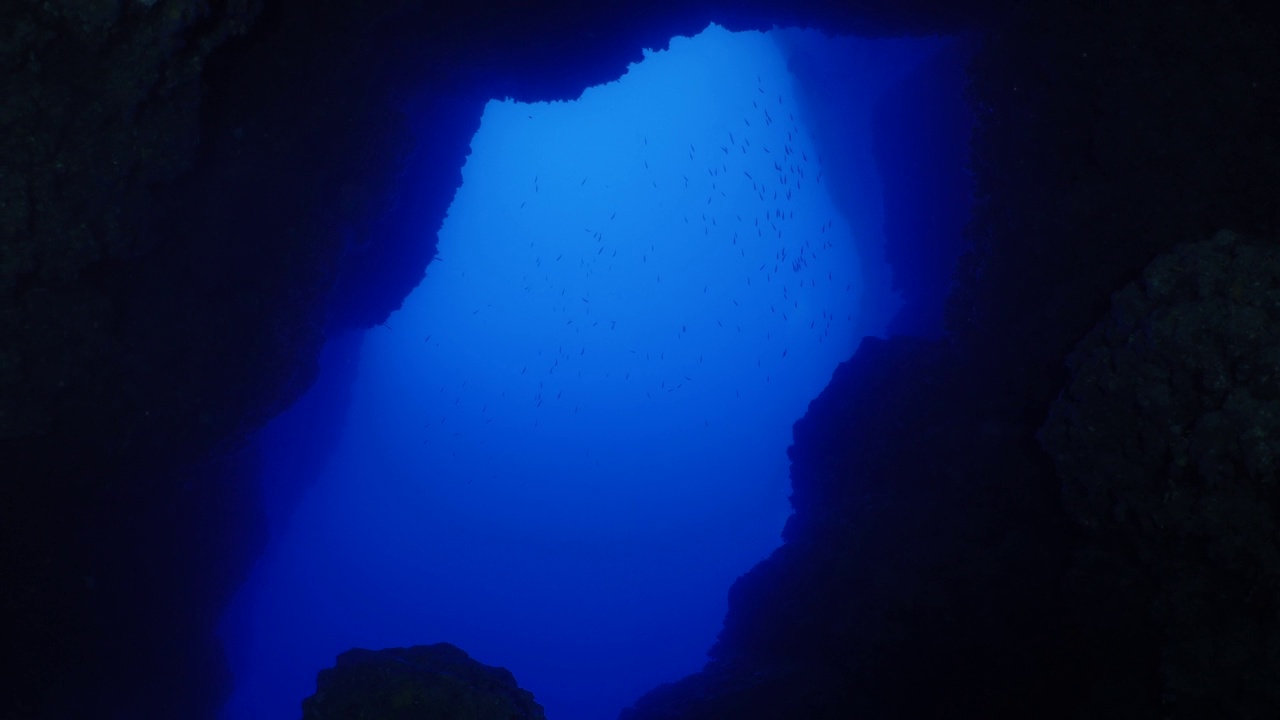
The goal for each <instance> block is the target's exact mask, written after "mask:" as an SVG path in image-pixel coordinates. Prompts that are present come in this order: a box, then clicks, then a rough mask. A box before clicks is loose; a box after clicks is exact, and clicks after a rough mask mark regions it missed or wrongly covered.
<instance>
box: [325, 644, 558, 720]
mask: <svg viewBox="0 0 1280 720" xmlns="http://www.w3.org/2000/svg"><path fill="white" fill-rule="evenodd" d="M352 718H370V719H371V720H372V719H373V718H377V720H545V718H546V716H545V715H544V714H543V713H542V706H541V705H539V704H538V703H536V702H534V699H533V694H532V693H530V692H528V691H527V690H521V689H520V686H519V685H517V684H516V680H515V678H514V677H512V675H511V673H510V672H509V671H507V670H506V669H505V668H495V667H490V666H488V665H484V664H482V663H479V662H476V661H475V660H472V659H471V658H470V657H469V656H468V655H467V654H466V653H465V652H463V651H462V650H459V649H458V648H456V647H454V646H453V645H450V644H448V643H439V644H436V645H418V646H415V647H410V648H387V649H384V650H364V649H360V648H356V649H354V650H348V651H347V652H344V653H342V654H341V655H339V656H338V662H337V664H336V665H335V666H334V667H331V668H328V669H325V670H321V671H320V675H319V677H318V678H317V681H316V694H315V695H312V696H311V697H309V698H307V699H306V700H304V701H302V720H351V719H352Z"/></svg>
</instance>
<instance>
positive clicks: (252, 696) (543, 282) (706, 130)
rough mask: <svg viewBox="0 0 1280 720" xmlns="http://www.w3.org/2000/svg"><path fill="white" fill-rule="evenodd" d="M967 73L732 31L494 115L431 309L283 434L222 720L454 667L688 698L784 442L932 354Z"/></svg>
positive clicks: (308, 400)
mask: <svg viewBox="0 0 1280 720" xmlns="http://www.w3.org/2000/svg"><path fill="white" fill-rule="evenodd" d="M959 46H960V43H959V42H958V41H957V40H955V39H953V38H938V37H927V38H915V39H896V40H874V41H872V40H858V39H852V38H830V37H827V36H825V35H823V34H821V33H818V32H815V31H801V30H774V31H771V32H768V33H730V32H728V31H726V30H724V29H722V28H719V27H717V26H714V25H713V26H711V27H709V28H707V29H706V30H705V31H704V32H702V33H701V34H699V35H697V36H696V37H693V38H685V37H677V38H673V39H672V41H671V43H670V46H669V47H668V48H666V49H662V50H656V51H647V52H646V57H645V60H644V61H643V62H642V63H640V64H637V65H633V66H631V67H630V68H629V69H628V71H627V73H626V74H625V75H624V76H623V77H621V78H619V80H618V81H616V82H614V83H610V84H608V85H605V86H599V87H594V88H589V89H587V90H585V91H584V92H583V94H582V96H581V97H580V98H577V99H574V100H568V101H562V102H539V103H519V102H515V101H512V100H509V99H495V100H493V101H491V102H490V103H489V104H488V105H487V106H486V108H485V111H484V115H483V118H482V120H481V126H480V131H479V132H478V133H477V134H476V135H475V137H474V138H473V140H472V144H471V154H470V156H469V158H468V160H467V162H466V165H465V166H464V168H463V184H462V186H461V187H460V188H458V190H457V194H456V195H455V197H454V200H453V204H452V205H451V206H450V209H449V213H448V216H447V217H446V218H445V219H444V221H443V224H442V226H441V227H440V228H439V231H438V233H437V232H436V228H434V227H432V228H422V229H421V233H422V237H423V242H424V243H435V246H436V254H437V259H436V260H434V261H433V262H432V264H431V265H430V266H429V268H428V270H427V274H426V278H425V280H424V281H423V282H422V284H421V285H420V286H419V287H418V288H417V289H416V290H415V291H414V292H413V293H411V294H410V296H409V297H408V298H406V299H405V301H404V303H403V305H402V307H401V308H400V310H399V311H397V312H395V313H393V314H392V315H391V317H390V318H388V319H387V321H386V322H385V323H384V324H382V325H380V326H378V327H375V328H373V329H371V330H369V331H366V332H360V333H349V334H346V335H344V336H342V337H338V338H334V339H332V340H331V341H330V343H329V346H328V347H327V348H326V350H325V354H324V357H323V358H322V372H321V376H320V379H319V380H318V381H317V383H316V384H315V386H314V387H313V388H312V389H311V390H310V391H309V393H308V394H307V395H306V396H304V397H303V398H302V400H300V401H299V402H298V403H297V404H296V405H295V406H294V407H293V408H292V409H290V410H289V411H287V412H286V413H284V414H282V415H281V416H280V417H279V418H277V419H276V420H275V421H273V422H272V423H271V424H270V425H269V426H268V427H267V428H266V429H265V430H264V431H263V432H262V433H261V436H260V438H259V440H260V443H261V446H262V447H263V448H264V454H265V467H266V468H267V470H266V472H265V473H264V482H265V483H266V488H265V493H266V496H267V510H268V513H269V516H270V519H271V527H270V534H271V540H270V543H269V546H268V549H267V551H266V552H265V554H264V555H263V557H262V558H261V559H260V560H259V562H258V563H257V565H256V567H255V569H254V571H253V573H252V576H251V577H250V579H249V581H248V582H247V583H246V584H245V585H244V586H243V587H242V589H241V591H240V593H239V594H238V596H237V598H236V600H235V602H234V603H233V605H232V607H231V608H230V610H229V611H228V612H227V615H226V616H225V618H224V621H223V637H224V640H225V642H226V645H227V648H228V654H229V658H230V661H231V665H232V669H233V671H234V674H235V692H234V694H233V696H232V698H231V700H230V701H229V703H228V704H227V706H226V707H225V708H224V710H223V717H225V718H228V719H239V718H258V717H282V716H289V715H291V714H293V713H296V711H297V707H298V704H299V702H300V701H301V699H302V698H303V697H305V696H306V695H309V694H310V693H311V692H313V690H314V683H315V674H316V672H317V671H318V670H319V669H321V668H323V667H326V666H329V665H331V664H332V662H333V658H334V656H335V655H336V654H337V653H339V652H342V651H344V650H346V649H348V648H350V647H357V646H358V647H370V648H380V647H395V646H407V645H414V644H427V643H435V642H450V643H453V644H455V645H458V646H459V647H461V648H463V649H464V650H466V651H467V652H468V653H470V654H471V655H472V656H473V657H475V658H476V659H478V660H480V661H481V662H484V663H487V664H491V665H501V666H504V667H506V668H508V669H510V670H511V671H512V672H513V673H514V674H515V676H516V678H517V680H518V681H519V682H520V684H521V686H522V687H525V688H527V689H529V690H531V691H532V692H534V694H535V696H536V697H537V699H538V701H539V702H540V703H541V704H542V705H543V706H544V707H545V708H546V709H547V713H548V715H549V716H551V717H554V718H559V719H560V720H573V719H575V718H599V717H608V716H615V715H616V714H617V712H618V711H619V710H620V709H622V708H623V707H625V706H626V705H628V704H629V703H630V702H631V701H632V700H634V699H635V698H636V697H638V696H639V695H640V694H641V693H643V692H645V691H646V690H648V689H650V688H652V687H654V686H655V685H657V684H660V683H662V682H668V681H672V680H675V679H677V678H679V677H681V676H683V675H686V674H688V673H691V672H694V671H696V670H698V669H699V668H700V667H701V666H702V664H703V663H704V662H705V660H706V651H707V649H708V648H709V647H710V645H711V643H712V642H713V641H714V639H715V637H716V634H717V631H718V630H719V628H720V624H721V620H722V618H723V616H724V612H725V604H726V592H727V589H728V587H729V585H730V584H731V583H732V582H733V580H734V578H736V577H737V576H738V575H740V574H741V573H743V572H744V571H746V570H747V569H748V568H750V567H751V566H752V565H753V564H754V563H756V562H758V561H759V560H760V559H762V558H764V557H765V556H766V555H768V553H769V552H770V551H771V550H772V549H773V548H775V547H776V546H777V545H778V543H779V534H780V531H781V529H782V526H783V523H784V522H785V520H786V517H787V515H788V514H789V506H788V500H787V496H788V492H789V483H788V465H787V456H786V447H787V445H788V444H789V443H790V441H791V424H792V423H793V422H794V421H795V420H796V419H798V418H799V417H800V416H802V415H803V414H804V412H805V408H806V406H807V404H808V402H809V401H810V400H811V399H812V398H813V397H815V396H816V395H817V394H818V393H819V392H820V391H821V389H822V388H823V387H824V385H825V384H826V382H827V381H828V379H829V378H830V376H831V373H832V371H833V370H834V369H835V367H836V366H837V365H838V364H839V363H840V362H842V361H844V360H846V359H848V357H849V356H850V355H851V354H852V353H853V351H854V349H855V348H856V346H857V344H858V342H859V340H860V338H862V337H863V336H866V335H884V334H886V333H889V332H913V333H915V334H924V335H930V334H937V333H938V332H940V327H941V298H942V297H943V296H944V295H945V293H946V291H947V282H948V281H949V270H948V269H949V267H950V265H951V263H952V261H953V260H954V252H951V251H949V250H948V248H949V247H953V246H954V247H958V243H959V228H960V227H961V226H962V225H963V219H964V208H965V207H966V206H967V201H968V196H967V194H966V192H965V186H964V183H963V180H962V179H958V178H962V176H963V172H962V162H963V158H964V140H965V138H966V136H967V130H968V126H967V125H966V120H965V115H964V113H963V112H961V111H960V110H958V108H962V107H963V102H962V100H961V99H960V94H961V93H960V90H961V83H962V79H963V72H962V68H961V62H960V60H959V58H960V57H961V56H962V53H961V52H960V50H959V49H958V48H959ZM939 108H945V109H946V111H945V112H943V111H940V110H939ZM933 111H937V112H933ZM931 112H932V113H933V114H932V115H930V113H931ZM405 201H408V202H411V201H412V199H407V200H405ZM926 202H927V205H926V204H925V203H926ZM895 236H900V237H895ZM935 236H946V237H947V238H949V239H948V240H947V241H946V242H942V241H938V240H936V237H935ZM906 237H910V238H914V241H913V242H907V241H905V240H904V241H903V242H898V240H899V239H902V238H906ZM929 238H932V239H933V240H934V242H935V243H936V245H935V246H932V247H931V246H930V245H929V242H928V240H927V239H929ZM948 243H950V244H948ZM922 248H923V249H924V251H922V250H921V249H922ZM913 253H914V254H913ZM891 266H892V267H891ZM285 478H289V479H288V482H287V484H289V485H298V484H305V485H307V486H309V489H308V491H307V492H306V494H305V495H304V496H303V497H302V499H301V501H300V502H297V503H296V504H295V503H293V502H290V503H287V504H286V503H284V502H283V501H276V502H273V501H272V485H273V484H276V483H285V480H284V479H285ZM299 478H301V479H302V480H301V482H300V481H299Z"/></svg>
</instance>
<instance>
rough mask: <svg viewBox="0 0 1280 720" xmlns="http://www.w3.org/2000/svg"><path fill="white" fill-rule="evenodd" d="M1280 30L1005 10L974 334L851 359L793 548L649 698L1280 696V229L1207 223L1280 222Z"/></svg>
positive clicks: (1223, 711)
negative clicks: (1277, 460)
mask: <svg viewBox="0 0 1280 720" xmlns="http://www.w3.org/2000/svg"><path fill="white" fill-rule="evenodd" d="M1277 29H1278V26H1277V21H1276V14H1275V12H1274V11H1273V10H1272V9H1271V8H1270V7H1268V6H1265V5H1263V4H1261V3H1235V4H1232V5H1231V6H1230V7H1227V6H1223V5H1221V4H1214V3H1195V2H1181V3H1154V2H1153V3H1133V4H1126V5H1125V6H1124V7H1123V8H1121V7H1118V6H1115V5H1114V4H1106V3H1072V4H1070V5H1069V6H1068V5H1063V6H1060V7H1050V6H1045V5H1035V6H1034V7H1033V6H1031V5H1027V6H1025V7H1024V8H1022V9H1020V10H1018V11H1015V12H1013V13H1011V14H1010V15H1008V16H1006V18H1005V19H1004V22H1002V23H998V24H996V25H993V26H991V28H990V29H989V32H987V33H986V34H985V36H984V38H983V41H982V43H981V44H980V46H979V49H978V51H977V53H976V55H975V57H974V60H973V62H972V64H971V66H970V72H971V75H970V85H969V88H968V92H967V96H968V98H969V101H970V102H971V104H972V107H973V109H974V111H975V112H976V115H977V126H976V129H975V132H974V135H973V137H972V139H971V149H972V154H971V157H970V165H971V169H972V171H973V174H974V180H975V191H976V192H975V208H974V215H973V219H972V220H971V221H970V223H969V225H968V227H967V229H966V233H965V234H966V237H967V239H968V243H969V248H968V250H967V251H966V252H965V253H963V254H962V255H961V258H960V261H959V264H958V271H957V273H956V275H955V285H954V286H953V289H952V293H951V295H950V297H949V298H948V301H947V307H946V312H947V326H948V328H949V330H950V331H951V335H950V340H949V341H938V342H924V341H919V340H909V339H905V338H896V339H892V340H889V341H883V342H882V341H867V342H864V343H863V345H862V347H861V348H860V349H859V351H858V353H857V355H856V356H855V357H854V358H853V359H852V360H851V361H850V362H849V363H848V364H847V366H845V367H842V368H841V370H840V371H838V372H837V373H836V375H835V376H834V377H833V379H832V382H831V384H830V385H829V386H828V387H827V388H826V390H824V392H823V393H822V395H821V396H820V397H819V398H818V399H817V400H816V401H815V402H814V403H813V404H812V406H811V407H810V410H809V412H808V413H807V414H806V416H805V418H804V419H802V420H801V421H800V422H798V423H797V424H796V427H795V445H794V447H793V448H792V450H791V458H792V484H793V488H794V495H793V498H792V500H793V504H794V506H795V510H796V511H795V514H794V515H793V516H792V518H791V519H790V521H789V522H788V525H787V530H786V541H787V542H786V544H785V545H783V547H781V548H780V549H779V550H778V551H776V552H775V553H774V554H773V555H772V556H771V557H770V558H769V559H767V560H766V561H764V562H762V563H761V564H760V565H758V566H757V567H756V568H754V569H753V570H752V571H750V572H749V573H747V574H746V575H745V576H743V578H741V579H740V580H739V581H738V583H737V584H736V585H735V586H734V588H733V590H732V591H731V592H730V607H729V612H728V614H727V616H726V620H725V628H724V630H723V632H722V634H721V637H720V640H719V642H718V643H717V645H716V647H715V648H714V650H713V658H714V659H713V660H712V662H711V663H710V664H709V665H708V666H707V668H706V669H705V670H704V671H703V672H701V673H698V674H696V675H693V676H690V677H689V678H686V679H684V680H682V681H679V682H677V683H673V684H671V685H667V686H664V687H662V688H659V689H656V690H655V691H653V692H652V693H650V694H648V695H647V696H645V697H644V698H642V699H641V700H640V701H639V702H638V703H637V705H636V707H635V708H634V709H633V710H632V711H630V712H629V713H627V714H625V715H626V717H627V718H628V720H647V719H649V718H668V719H670V718H690V719H692V718H709V717H735V718H781V717H794V716H803V717H829V718H842V717H868V718H896V717H975V718H978V717H980V718H993V717H1009V718H1025V717H1062V718H1067V717H1072V718H1085V717H1088V718H1099V717H1107V718H1165V717H1176V718H1197V717H1239V718H1246V717H1269V716H1273V715H1277V714H1278V713H1280V701H1278V700H1277V698H1276V696H1275V687H1276V684H1275V678H1276V677H1280V665H1278V664H1277V661H1276V658H1277V657H1280V652H1278V651H1277V649H1276V648H1277V647H1278V645H1277V643H1276V638H1277V637H1280V636H1278V635H1277V630H1278V629H1280V619H1278V618H1277V616H1276V614H1275V597H1274V592H1275V589H1274V582H1273V580H1274V577H1273V576H1274V572H1273V570H1272V569H1271V564H1272V558H1274V557H1275V556H1276V555H1277V549H1278V548H1277V544H1276V543H1277V540H1276V538H1277V535H1276V533H1275V531H1274V525H1273V520H1272V516H1273V514H1274V512H1275V510H1276V499H1275V498H1274V497H1272V494H1273V493H1272V492H1271V488H1270V485H1271V484H1272V483H1273V482H1274V480H1275V477H1276V473H1275V472H1274V469H1273V462H1274V461H1273V460H1271V458H1272V457H1273V455H1274V453H1275V449H1274V436H1275V435H1274V432H1273V428H1272V425H1273V424H1274V416H1275V414H1276V412H1278V411H1277V410H1276V405H1275V400H1274V380H1273V377H1274V376H1273V372H1274V367H1273V365H1274V364H1273V363H1271V355H1272V354H1274V351H1273V348H1274V346H1275V339H1274V336H1275V334H1276V331H1275V329H1274V328H1275V322H1274V320H1273V318H1272V316H1273V315H1274V313H1275V309H1274V294H1275V287H1276V285H1275V282H1274V280H1271V279H1270V278H1272V277H1273V276H1274V275H1275V273H1276V272H1277V269H1276V265H1277V260H1276V259H1275V257H1274V247H1275V244H1276V243H1275V240H1274V239H1272V240H1258V241H1254V242H1252V243H1249V244H1247V245H1245V246H1243V247H1241V248H1240V249H1238V250H1234V251H1231V250H1226V249H1223V248H1222V247H1220V245H1221V243H1219V246H1217V247H1215V248H1214V249H1213V250H1209V249H1206V248H1205V247H1204V246H1205V245H1207V244H1208V243H1207V242H1205V241H1207V239H1208V238H1210V237H1212V236H1213V235H1214V234H1215V232H1216V231H1217V230H1218V229H1219V228H1221V227H1234V228H1236V229H1238V230H1240V231H1242V232H1247V233H1249V234H1256V235H1259V236H1262V237H1270V238H1275V237H1276V234H1277V230H1280V192H1278V190H1280V142H1277V140H1278V139H1280V138H1278V135H1277V133H1278V131H1277V128H1280V124H1277V123H1276V122H1275V121H1276V119H1277V118H1278V117H1280V87H1277V86H1276V85H1275V83H1274V82H1272V81H1271V80H1270V79H1269V78H1272V77H1274V76H1276V73H1277V71H1280V51H1278V50H1277V48H1276V47H1275V46H1274V44H1273V43H1270V42H1269V41H1268V40H1267V38H1269V37H1272V36H1273V34H1274V33H1275V32H1276V31H1277ZM1196 241H1200V242H1202V245H1201V246H1198V247H1200V248H1201V249H1198V250H1187V251H1183V252H1180V253H1178V254H1176V255H1175V256H1173V258H1172V259H1169V260H1163V261H1159V262H1158V263H1157V264H1156V265H1155V266H1153V267H1152V269H1151V270H1148V272H1149V273H1153V274H1154V275H1155V276H1156V277H1157V278H1165V279H1167V281H1168V283H1169V284H1170V285H1172V286H1174V287H1171V288H1168V289H1165V290H1163V291H1162V293H1161V294H1160V295H1159V297H1146V296H1144V294H1143V291H1142V290H1141V286H1139V288H1138V289H1136V290H1134V289H1131V290H1126V291H1125V293H1124V294H1122V295H1121V296H1119V297H1118V298H1117V300H1116V309H1115V311H1114V315H1113V316H1112V317H1111V318H1110V319H1106V320H1104V321H1103V322H1102V323H1101V324H1099V325H1098V327H1097V329H1094V330H1093V331H1092V333H1091V332H1090V329H1091V328H1092V327H1094V325H1095V324H1096V323H1099V321H1100V320H1102V319H1103V318H1104V316H1105V315H1106V313H1107V309H1108V307H1109V306H1110V304H1111V302H1110V298H1111V294H1112V293H1113V291H1115V290H1117V289H1119V288H1120V287H1121V286H1123V285H1124V284H1125V282H1127V281H1128V280H1132V279H1134V278H1137V277H1138V276H1139V274H1140V272H1141V271H1142V269H1143V267H1144V266H1146V265H1147V264H1148V263H1150V262H1151V261H1152V259H1153V258H1154V257H1155V256H1156V255H1157V254H1158V253H1160V252H1164V251H1167V250H1170V249H1171V248H1174V247H1175V246H1178V245H1180V244H1182V243H1188V242H1196ZM1262 247H1269V248H1271V249H1270V250H1269V251H1264V250H1262V249H1261V248H1262ZM1245 265H1250V266H1251V267H1250V268H1247V269H1246V268H1245ZM1193 266H1194V267H1193ZM1192 278H1198V279H1196V280H1193V279H1192ZM1193 290H1194V291H1199V292H1200V293H1201V294H1200V295H1198V296H1196V295H1195V294H1194V292H1193ZM1228 308H1234V309H1235V310H1236V311H1237V312H1236V314H1235V316H1234V317H1231V318H1229V317H1228V313H1227V309H1228ZM1264 308H1265V309H1264ZM1213 318H1216V319H1213ZM1086 334H1088V335H1089V339H1087V340H1085V341H1084V343H1083V344H1082V345H1081V346H1080V349H1079V351H1078V354H1077V355H1076V356H1073V357H1074V359H1073V360H1072V362H1071V364H1070V366H1068V365H1067V364H1065V363H1064V358H1065V357H1066V356H1067V354H1068V352H1069V351H1070V350H1071V348H1073V347H1074V346H1076V344H1077V343H1078V342H1080V341H1081V338H1084V337H1085V336H1086ZM855 369H856V370H855ZM1072 372H1074V373H1075V376H1074V378H1072V377H1071V373H1072ZM1069 380H1070V385H1068V381H1069ZM1205 382H1211V383H1212V382H1216V383H1217V386H1205V385H1204V383H1205ZM1064 388H1067V393H1066V394H1065V395H1064V397H1063V400H1062V401H1061V402H1060V403H1059V404H1058V405H1057V406H1056V407H1055V409H1054V411H1053V416H1052V417H1053V420H1052V421H1051V423H1050V424H1049V425H1048V426H1046V428H1045V433H1044V435H1043V436H1042V437H1043V438H1044V442H1045V447H1046V448H1047V449H1048V450H1049V451H1050V453H1052V456H1053V460H1054V462H1050V459H1049V457H1047V456H1046V454H1045V452H1044V451H1043V450H1042V449H1041V447H1040V444H1039V442H1038V441H1037V437H1036V434H1037V431H1038V429H1039V428H1040V427H1041V425H1042V424H1043V423H1044V422H1045V418H1046V417H1047V416H1049V415H1050V403H1051V402H1052V401H1053V400H1054V398H1055V396H1056V395H1058V393H1059V392H1060V391H1062V390H1063V389H1064ZM1233 388H1234V390H1233ZM1161 392H1163V394H1161ZM1219 396H1221V397H1219ZM1227 397H1230V398H1231V402H1227V401H1226V399H1225V398H1227ZM1166 410H1167V411H1168V412H1164V411H1166ZM1193 427H1195V428H1198V430H1192V428H1193ZM1264 438H1265V439H1264ZM1195 440H1198V443H1197V442H1194V441H1195ZM1179 459H1181V461H1182V462H1183V463H1184V464H1185V466H1181V465H1178V462H1179ZM1171 463H1172V464H1171ZM1192 466H1194V469H1193V468H1192ZM1214 478H1222V480H1223V485H1222V486H1220V487H1217V488H1213V489H1206V488H1205V487H1203V485H1204V484H1205V483H1207V482H1210V481H1211V480H1213V479H1214ZM1064 483H1065V484H1064ZM1064 492H1065V498H1066V500H1067V502H1066V503H1065V506H1064V503H1063V502H1062V497H1063V496H1064Z"/></svg>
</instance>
